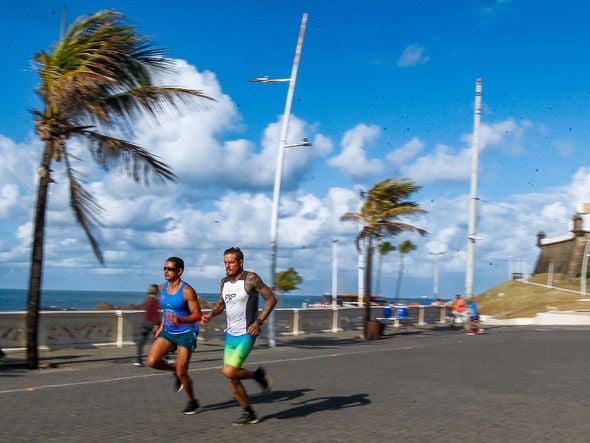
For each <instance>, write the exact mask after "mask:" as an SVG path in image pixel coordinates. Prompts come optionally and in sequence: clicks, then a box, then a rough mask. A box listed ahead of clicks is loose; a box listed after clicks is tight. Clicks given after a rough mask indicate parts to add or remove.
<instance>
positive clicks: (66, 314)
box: [0, 306, 444, 350]
mask: <svg viewBox="0 0 590 443" xmlns="http://www.w3.org/2000/svg"><path fill="white" fill-rule="evenodd" d="M371 311H372V312H371V315H372V318H378V317H381V316H382V312H383V308H380V307H374V308H371ZM205 312H207V310H205ZM364 315H365V311H364V308H357V307H339V308H337V309H331V308H303V309H301V308H298V309H277V310H276V313H275V328H276V329H275V331H276V335H277V336H281V335H302V334H306V333H312V332H313V333H316V332H338V331H352V330H362V328H363V318H364ZM408 317H409V323H410V324H417V325H424V324H437V323H441V322H444V307H441V306H411V307H409V309H408ZM25 318H26V313H25V312H24V311H9V312H0V346H1V347H2V348H3V349H5V350H17V349H24V348H25V347H26V321H25ZM142 320H143V311H119V310H113V311H41V313H40V319H39V336H38V343H39V347H40V349H54V348H59V347H65V348H68V347H98V346H116V347H123V346H129V345H133V344H134V343H135V340H136V337H137V334H138V333H139V331H140V326H141V323H142ZM224 328H225V318H224V315H220V316H217V317H214V318H213V319H212V320H211V321H210V322H209V323H208V324H207V325H206V327H204V328H201V333H200V334H199V338H200V339H203V340H207V339H212V338H220V337H222V336H223V330H224ZM263 335H264V331H263Z"/></svg>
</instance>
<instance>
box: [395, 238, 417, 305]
mask: <svg viewBox="0 0 590 443" xmlns="http://www.w3.org/2000/svg"><path fill="white" fill-rule="evenodd" d="M397 250H398V251H399V271H398V274H397V283H396V285H395V300H396V301H397V300H399V292H400V289H401V287H402V276H403V274H404V257H405V255H406V254H409V253H410V252H412V251H415V250H416V245H415V244H414V243H412V242H411V241H410V240H404V241H403V242H401V243H400V244H399V245H398V247H397Z"/></svg>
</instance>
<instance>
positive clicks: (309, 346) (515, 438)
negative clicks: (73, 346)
mask: <svg viewBox="0 0 590 443" xmlns="http://www.w3.org/2000/svg"><path fill="white" fill-rule="evenodd" d="M589 346H590V328H585V327H543V328H532V327H491V328H489V329H487V330H486V334H484V335H481V336H466V335H465V334H464V333H462V332H458V331H451V330H448V329H446V328H434V329H424V330H422V329H408V330H407V331H399V332H395V333H392V334H389V335H388V336H386V337H384V338H383V339H381V340H375V341H365V340H363V339H361V338H359V334H350V335H348V336H346V335H337V334H325V335H314V336H302V337H280V338H279V340H278V346H277V347H275V348H268V347H266V346H264V345H262V346H259V347H257V348H255V349H254V351H253V352H252V354H251V355H250V357H249V359H248V361H247V365H246V367H248V368H255V367H256V366H258V365H263V366H265V367H266V368H267V370H268V371H269V373H270V374H271V375H272V376H273V378H274V382H275V383H274V390H273V392H272V393H270V394H268V395H264V394H261V393H260V392H259V389H258V387H257V385H256V383H254V382H252V381H250V380H247V381H245V382H244V384H245V386H246V389H247V390H248V391H249V392H250V394H251V399H252V404H253V406H254V408H255V410H256V412H257V413H258V415H259V417H260V419H261V421H260V423H258V424H256V425H249V426H242V427H236V426H232V425H231V422H232V421H233V420H235V419H236V418H237V417H238V416H239V415H240V412H241V411H240V408H239V407H238V406H237V405H236V403H235V402H234V401H233V399H232V396H231V394H230V391H229V387H228V384H227V381H226V380H225V379H224V377H223V376H222V374H221V373H220V367H221V350H222V347H221V342H217V343H213V342H205V343H200V344H199V348H198V350H197V352H196V353H195V354H194V356H193V359H192V361H191V369H190V374H191V377H192V378H193V380H194V384H195V393H196V395H197V397H198V398H199V400H200V402H201V406H202V408H201V410H200V412H199V413H198V414H196V415H194V416H183V415H182V414H180V413H179V412H180V411H181V410H182V408H183V407H184V405H185V402H186V398H185V397H184V395H183V393H179V394H175V393H174V392H173V389H172V384H173V383H172V381H173V380H172V376H171V375H170V374H169V373H161V372H158V371H155V370H152V369H150V368H145V367H143V368H137V367H134V366H133V365H132V364H131V363H132V361H133V350H132V348H122V349H113V348H110V349H100V350H93V351H92V352H90V351H86V350H69V353H68V352H66V351H67V350H63V351H59V352H55V353H53V354H52V355H51V356H47V360H46V361H48V362H53V363H59V364H56V365H54V367H48V368H47V369H40V370H36V371H27V370H25V369H22V368H19V367H18V366H14V365H10V366H7V367H4V368H2V369H1V370H0V423H1V424H2V426H1V428H2V434H1V435H2V439H3V440H4V441H10V442H21V441H22V442H24V441H40V440H43V441H72V442H73V441H76V442H78V441H86V442H95V441H96V442H99V441H100V442H102V441H104V440H106V439H108V440H111V441H145V440H152V441H162V442H163V441H167V442H175V441H185V440H187V439H190V440H193V439H194V440H197V441H215V442H235V441H240V440H241V441H257V442H258V441H260V442H270V441H273V442H274V441H277V440H279V441H281V443H287V442H297V443H300V442H301V441H310V442H318V441H321V442H337V441H338V442H357V443H358V442H363V443H364V442H384V441H387V442H397V441H399V442H401V441H403V442H431V441H436V442H451V441H452V442H454V441H458V440H472V441H486V442H538V441H552V442H554V441H555V442H557V441H559V442H561V441H567V442H585V441H588V435H589V434H590V421H588V410H589V404H590V400H588V399H590V383H588V382H589V381H590V380H589V379H590V376H589V375H588V369H587V368H588V367H590V354H589V353H587V352H586V349H588V347H589ZM113 351H114V352H113ZM62 352H64V353H62Z"/></svg>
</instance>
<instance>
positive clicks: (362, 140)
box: [328, 123, 384, 179]
mask: <svg viewBox="0 0 590 443" xmlns="http://www.w3.org/2000/svg"><path fill="white" fill-rule="evenodd" d="M379 133H380V131H379V127H377V126H375V125H372V126H369V125H366V124H364V123H361V124H359V125H357V126H355V127H354V128H353V129H350V130H348V131H346V133H345V134H344V137H343V138H342V142H341V144H342V151H341V152H340V154H338V155H336V156H335V157H332V158H331V159H329V160H328V164H329V165H331V166H333V167H335V168H337V169H339V170H341V171H342V172H344V173H345V174H347V175H348V176H350V177H352V178H354V179H362V178H366V177H369V176H373V175H377V174H380V173H381V172H382V171H383V169H384V163H383V161H382V160H379V159H369V158H368V155H367V149H368V147H369V145H370V144H371V143H372V142H374V141H375V140H376V139H377V138H378V137H379Z"/></svg>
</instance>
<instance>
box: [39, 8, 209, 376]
mask: <svg viewBox="0 0 590 443" xmlns="http://www.w3.org/2000/svg"><path fill="white" fill-rule="evenodd" d="M162 54H163V51H162V50H161V49H157V48H154V47H152V45H151V44H150V42H149V41H148V40H147V39H146V38H145V37H142V36H141V35H139V34H138V32H137V29H136V28H135V27H134V26H132V25H130V24H128V23H127V22H126V19H125V17H124V16H123V15H121V14H120V13H118V12H115V11H101V12H98V13H96V14H94V15H92V16H84V17H80V18H78V20H76V22H75V23H74V24H73V25H72V26H71V27H70V28H69V29H68V31H67V33H65V35H63V37H62V38H61V40H60V41H59V42H58V43H57V45H56V46H55V47H54V48H52V49H51V50H50V51H49V52H45V51H43V52H40V53H38V54H36V55H35V56H34V58H33V61H34V62H35V63H36V72H37V73H38V75H39V80H40V84H39V86H38V87H37V93H38V95H39V97H40V98H41V101H42V104H43V109H42V110H34V111H33V114H34V116H35V125H36V131H37V134H38V135H39V137H40V138H41V140H42V141H43V143H44V148H43V155H42V159H41V164H40V167H39V169H38V175H39V185H38V188H37V199H36V204H35V215H34V227H33V247H32V255H31V275H30V280H29V291H28V301H27V367H28V368H29V369H35V368H37V367H38V349H37V332H38V324H39V305H40V293H41V280H42V271H43V253H44V239H45V223H46V212H47V204H48V190H49V185H50V183H52V182H54V179H53V177H52V173H53V169H52V162H53V161H56V162H59V161H61V160H63V164H64V169H65V176H66V178H67V180H68V183H69V191H70V206H71V207H72V211H73V213H74V216H75V218H76V221H77V222H78V223H79V224H80V226H81V227H82V229H83V230H84V232H85V233H86V236H87V238H88V240H89V242H90V245H91V247H92V250H93V251H94V254H95V255H96V258H97V259H98V261H99V262H100V263H101V264H104V257H103V255H102V252H101V249H100V247H99V244H98V241H97V239H96V237H95V231H96V230H97V228H98V225H99V223H100V220H99V216H100V212H101V207H100V206H99V205H98V203H97V202H96V201H95V199H94V198H93V196H92V195H91V194H90V193H89V192H88V191H87V190H86V189H84V187H83V186H82V183H83V181H84V180H83V177H81V176H80V175H79V174H78V173H77V172H76V170H75V169H74V168H73V162H75V161H76V160H78V159H77V158H76V156H75V153H74V152H72V151H71V150H70V149H68V142H69V141H70V140H71V139H72V138H78V139H83V140H84V141H85V142H86V144H87V146H88V148H89V150H90V153H91V155H92V157H93V159H94V160H95V161H96V162H97V164H98V165H99V166H100V167H102V168H103V169H104V170H105V171H108V170H111V169H112V168H114V167H117V166H118V167H121V168H124V169H125V170H126V171H127V173H128V174H129V175H130V176H131V177H132V178H133V180H135V181H136V182H143V183H144V184H146V185H149V184H150V182H151V181H152V180H153V179H154V178H155V179H158V180H161V181H165V180H174V179H175V175H174V173H173V172H172V170H171V169H170V168H169V167H168V166H167V165H166V164H165V163H163V162H162V161H161V160H160V159H159V158H158V157H157V156H155V155H153V154H151V153H150V152H149V151H148V150H147V149H145V148H143V147H141V146H138V145H136V144H134V143H131V142H129V141H125V140H122V139H120V138H116V137H113V136H111V135H108V134H107V133H105V132H104V131H105V130H109V129H113V128H115V127H119V126H121V127H122V129H123V130H127V131H128V132H129V131H130V130H131V124H132V123H133V122H134V121H137V120H139V119H140V118H142V117H146V116H149V117H153V118H157V116H158V115H159V114H160V113H162V112H164V111H167V110H172V109H174V108H175V107H176V106H177V105H178V104H179V103H180V102H184V101H187V100H189V99H191V98H194V97H202V98H207V99H209V98H210V97H207V96H206V95H204V94H203V93H202V92H200V91H197V90H193V89H184V88H178V87H162V86H156V85H154V84H153V83H152V75H153V73H154V72H158V71H159V72H166V71H167V70H169V69H171V68H172V62H171V61H170V60H168V59H165V58H163V55H162Z"/></svg>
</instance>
